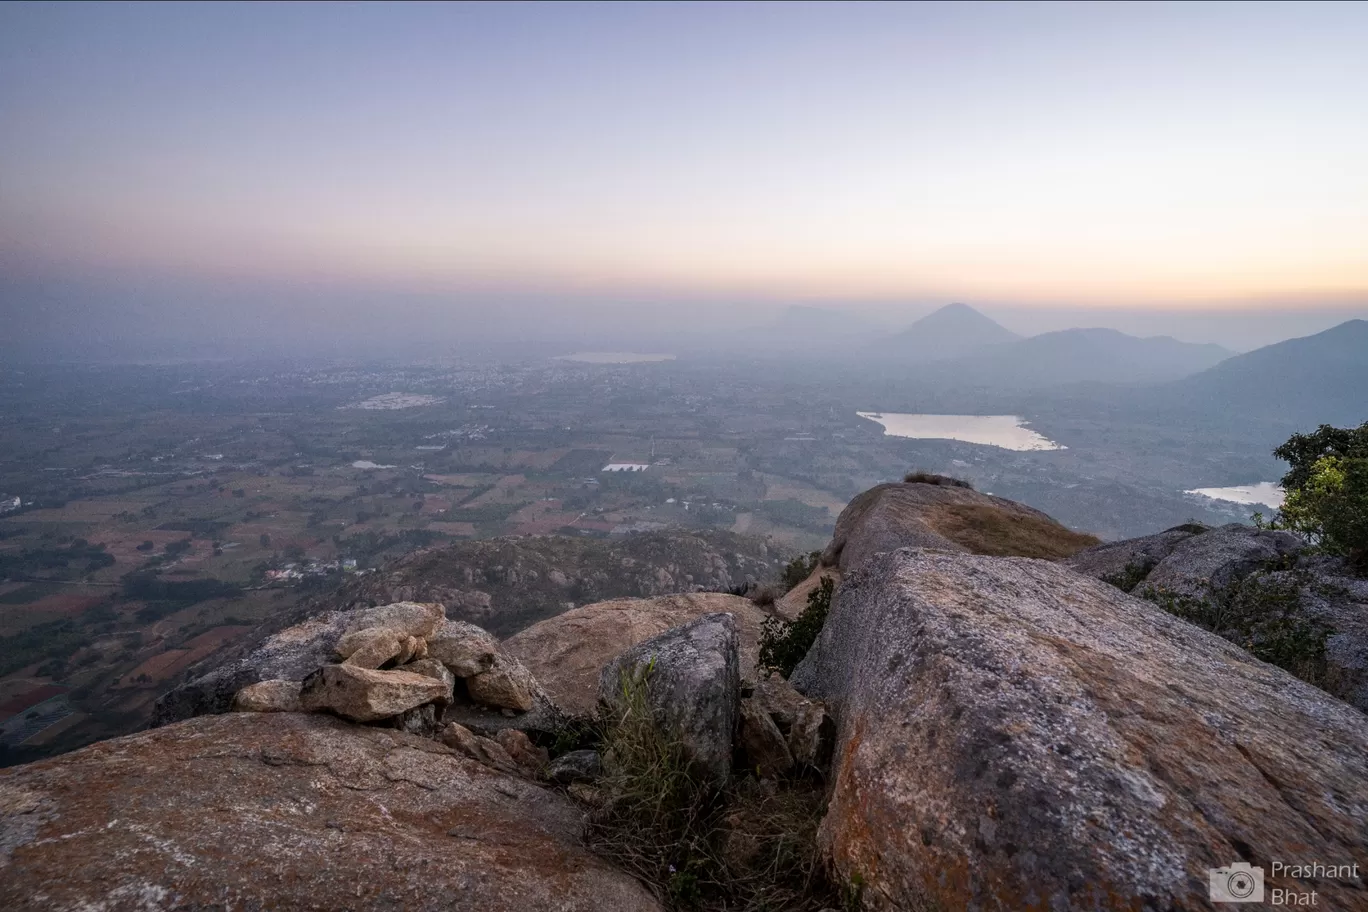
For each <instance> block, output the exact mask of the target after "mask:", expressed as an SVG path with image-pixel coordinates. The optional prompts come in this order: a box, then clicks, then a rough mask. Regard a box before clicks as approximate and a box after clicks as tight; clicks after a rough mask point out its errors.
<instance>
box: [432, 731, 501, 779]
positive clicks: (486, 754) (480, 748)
mask: <svg viewBox="0 0 1368 912" xmlns="http://www.w3.org/2000/svg"><path fill="white" fill-rule="evenodd" d="M442 743H443V744H445V745H446V746H447V747H450V748H452V749H454V750H456V751H458V752H459V753H461V754H464V755H465V756H467V757H469V758H470V759H471V760H474V761H476V762H477V763H483V764H484V765H485V766H491V767H493V768H494V769H496V770H499V771H500V772H503V773H517V772H519V769H518V764H517V763H516V762H515V761H514V760H513V758H512V757H510V756H509V755H508V751H506V750H504V747H503V745H502V744H500V743H499V742H497V741H495V740H494V739H493V738H482V737H480V736H479V735H477V734H475V733H474V732H473V731H471V730H470V729H468V728H466V727H465V726H464V725H458V724H457V723H455V722H450V723H448V724H447V727H446V728H444V729H442Z"/></svg>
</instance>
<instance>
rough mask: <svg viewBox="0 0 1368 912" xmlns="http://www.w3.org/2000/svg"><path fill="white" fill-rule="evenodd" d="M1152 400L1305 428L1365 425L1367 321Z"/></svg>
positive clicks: (1244, 358)
mask: <svg viewBox="0 0 1368 912" xmlns="http://www.w3.org/2000/svg"><path fill="white" fill-rule="evenodd" d="M1156 394H1157V396H1158V397H1160V398H1162V399H1163V400H1164V401H1166V402H1169V403H1171V404H1173V405H1187V406H1191V407H1196V408H1200V409H1203V410H1212V409H1217V410H1221V411H1224V412H1229V413H1233V414H1239V415H1243V416H1248V417H1251V418H1265V419H1273V420H1277V421H1283V422H1287V423H1289V424H1294V425H1298V426H1303V427H1311V426H1313V425H1316V424H1322V423H1324V424H1337V425H1357V424H1361V423H1362V422H1364V421H1368V320H1349V321H1348V322H1345V323H1341V324H1340V325H1339V326H1334V327H1331V328H1330V329H1327V330H1325V331H1324V332H1320V333H1316V334H1315V335H1314V336H1303V337H1301V338H1298V339H1288V340H1287V341H1285V342H1278V343H1275V344H1273V345H1267V346H1265V347H1263V348H1259V349H1255V350H1254V351H1252V352H1248V353H1246V354H1243V355H1236V356H1235V357H1233V358H1229V359H1227V360H1225V361H1223V362H1221V363H1220V364H1217V365H1216V366H1214V367H1212V368H1211V369H1209V370H1205V371H1203V372H1201V373H1199V374H1196V375H1195V376H1191V377H1187V378H1185V379H1183V380H1179V381H1178V382H1176V383H1172V384H1168V385H1166V386H1165V387H1164V388H1163V389H1161V390H1158V391H1156ZM1312 416H1314V417H1312Z"/></svg>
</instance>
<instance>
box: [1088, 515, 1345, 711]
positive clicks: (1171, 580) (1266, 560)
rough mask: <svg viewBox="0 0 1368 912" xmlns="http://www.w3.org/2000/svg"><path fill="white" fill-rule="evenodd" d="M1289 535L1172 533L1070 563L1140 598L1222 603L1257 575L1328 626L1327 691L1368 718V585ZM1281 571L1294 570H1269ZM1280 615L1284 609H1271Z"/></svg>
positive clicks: (1302, 614) (1233, 528) (1230, 529)
mask: <svg viewBox="0 0 1368 912" xmlns="http://www.w3.org/2000/svg"><path fill="white" fill-rule="evenodd" d="M1302 547H1304V546H1303V543H1302V542H1300V541H1299V540H1298V539H1297V538H1296V537H1295V536H1292V535H1290V534H1288V533H1286V532H1271V531H1263V530H1259V529H1255V528H1254V527H1252V526H1244V525H1240V524H1238V523H1234V524H1231V525H1228V526H1221V527H1220V528H1217V529H1212V530H1210V531H1208V532H1204V533H1201V534H1199V535H1192V534H1191V533H1184V532H1182V531H1181V530H1170V531H1169V532H1163V533H1160V534H1159V535H1150V536H1146V537H1145V538H1138V539H1131V540H1129V541H1123V542H1113V543H1110V544H1107V545H1102V546H1100V547H1098V548H1090V549H1088V550H1087V551H1082V552H1079V553H1078V554H1076V555H1075V556H1074V557H1072V558H1070V559H1068V560H1067V561H1065V562H1064V563H1066V564H1068V565H1069V566H1072V567H1074V568H1075V569H1077V570H1079V571H1080V572H1082V573H1086V574H1088V575H1089V576H1095V577H1097V578H1098V579H1103V580H1107V581H1112V582H1118V581H1121V580H1123V579H1124V580H1125V582H1127V583H1130V584H1133V586H1134V588H1133V589H1132V591H1133V592H1134V593H1135V594H1136V595H1145V594H1147V593H1156V594H1157V593H1164V592H1168V593H1174V594H1177V595H1181V596H1187V597H1189V598H1195V599H1207V600H1211V599H1220V598H1221V597H1223V596H1222V590H1223V587H1226V586H1229V585H1230V584H1232V583H1236V582H1239V581H1241V580H1246V579H1248V578H1249V577H1250V576H1251V575H1252V574H1254V573H1256V572H1257V573H1259V574H1261V575H1260V579H1261V580H1262V581H1263V582H1265V583H1267V584H1268V585H1270V586H1276V587H1279V588H1281V589H1284V590H1287V591H1292V592H1295V593H1296V599H1295V601H1296V605H1295V609H1294V614H1295V615H1296V616H1299V618H1300V619H1304V620H1309V621H1313V622H1316V623H1318V624H1322V625H1324V626H1325V627H1326V628H1328V629H1329V631H1330V634H1329V636H1328V637H1327V638H1326V641H1325V665H1326V668H1325V673H1324V680H1323V681H1319V680H1318V683H1323V684H1324V685H1325V687H1326V689H1327V690H1329V691H1330V692H1331V693H1333V694H1334V695H1335V696H1338V697H1341V698H1342V699H1344V700H1345V701H1347V702H1348V703H1350V704H1352V705H1354V706H1357V707H1358V708H1359V709H1361V710H1363V711H1364V712H1368V580H1365V579H1362V578H1360V577H1356V576H1355V575H1354V574H1352V573H1351V572H1350V571H1349V570H1348V569H1347V568H1346V567H1345V565H1344V562H1343V561H1342V560H1340V559H1336V558H1327V557H1319V556H1316V555H1314V554H1311V553H1308V552H1306V551H1299V550H1298V549H1299V548H1302ZM1282 566H1289V567H1294V568H1295V569H1285V570H1278V569H1272V570H1270V569H1268V568H1270V567H1273V568H1277V567H1282ZM1270 610H1278V611H1281V610H1282V609H1281V608H1270Z"/></svg>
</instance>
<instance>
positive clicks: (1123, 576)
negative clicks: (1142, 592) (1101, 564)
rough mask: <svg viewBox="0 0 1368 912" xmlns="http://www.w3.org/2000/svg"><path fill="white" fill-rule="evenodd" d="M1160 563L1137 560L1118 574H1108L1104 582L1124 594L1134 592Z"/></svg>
mask: <svg viewBox="0 0 1368 912" xmlns="http://www.w3.org/2000/svg"><path fill="white" fill-rule="evenodd" d="M1157 563H1158V561H1155V560H1152V559H1149V560H1146V559H1142V560H1135V561H1131V562H1130V563H1129V564H1126V566H1125V568H1124V569H1122V570H1120V571H1118V572H1116V573H1106V574H1103V576H1102V582H1104V583H1110V584H1111V585H1113V586H1115V587H1116V588H1117V589H1120V590H1121V591H1122V592H1134V591H1135V587H1136V586H1138V585H1140V584H1141V583H1142V582H1144V580H1145V577H1147V576H1149V573H1150V571H1151V570H1153V569H1154V566H1155V564H1157Z"/></svg>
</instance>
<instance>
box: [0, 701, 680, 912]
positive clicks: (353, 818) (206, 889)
mask: <svg viewBox="0 0 1368 912" xmlns="http://www.w3.org/2000/svg"><path fill="white" fill-rule="evenodd" d="M581 814H582V812H581V811H580V810H579V809H578V808H577V807H576V806H575V805H574V804H573V802H571V801H569V800H568V799H566V798H564V797H562V796H560V795H558V794H556V793H555V792H553V791H551V790H548V789H543V788H539V787H537V786H535V785H532V784H531V783H528V782H525V781H522V780H520V779H515V778H511V777H508V776H505V775H502V774H500V773H497V772H494V771H492V770H489V769H487V768H485V767H483V766H480V765H478V764H476V763H473V762H471V761H469V760H466V759H464V758H462V757H459V756H457V755H455V753H454V752H453V751H451V750H449V749H448V748H446V747H444V746H442V745H441V744H438V743H437V742H435V741H431V740H426V739H421V738H415V737H413V736H411V735H405V734H402V733H400V732H395V731H391V730H386V729H377V728H369V727H364V726H355V725H351V724H349V723H346V722H342V721H341V720H338V719H333V718H330V717H327V716H313V715H304V714H285V713H279V714H256V713H235V714H231V715H221V716H210V717H205V718H199V719H193V720H190V721H188V722H182V723H180V724H177V725H172V726H167V727H164V728H159V729H155V730H152V731H147V732H141V733H139V734H136V735H130V736H128V737H125V738H119V739H116V740H112V741H105V742H102V743H99V744H95V745H92V746H90V747H86V748H83V749H81V750H79V751H76V752H74V753H71V754H66V755H64V756H61V757H57V758H54V759H51V760H46V761H42V762H40V763H33V764H29V765H27V766H22V767H15V768H11V769H7V770H0V908H4V909H6V910H8V912H55V910H78V909H89V910H96V909H98V910H106V912H124V910H159V909H167V910H169V909H202V910H208V909H299V910H333V909H348V910H357V912H369V910H382V909H383V910H393V909H406V910H413V912H439V910H440V912H447V910H453V909H454V910H465V912H477V910H478V912H527V910H533V909H556V910H564V912H598V910H611V912H645V910H655V909H658V908H659V907H658V906H657V904H656V903H655V901H654V900H653V899H652V898H651V896H650V895H649V894H648V893H647V892H646V891H645V890H644V889H642V887H640V886H639V885H638V884H637V883H636V882H635V881H634V880H633V879H632V878H631V877H629V876H627V875H626V874H623V873H620V872H617V871H615V870H613V869H611V868H609V867H608V866H607V865H605V864H604V863H603V862H601V861H599V860H598V859H597V858H595V857H594V856H593V855H592V854H590V853H589V852H588V851H587V850H585V849H584V848H582V847H581V843H580V838H579V834H580V828H581Z"/></svg>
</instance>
